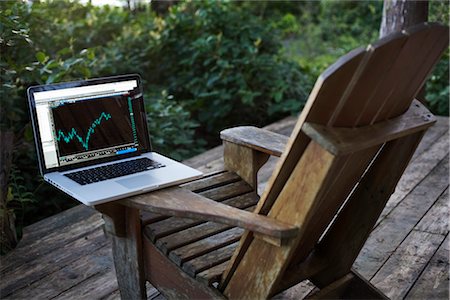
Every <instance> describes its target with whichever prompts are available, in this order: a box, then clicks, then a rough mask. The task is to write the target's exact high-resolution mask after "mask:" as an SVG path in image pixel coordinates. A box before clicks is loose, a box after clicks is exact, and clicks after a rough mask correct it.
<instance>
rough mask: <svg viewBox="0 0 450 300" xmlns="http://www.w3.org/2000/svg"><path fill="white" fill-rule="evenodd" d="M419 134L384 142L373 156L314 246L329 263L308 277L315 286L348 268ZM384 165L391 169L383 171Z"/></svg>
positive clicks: (391, 191) (330, 280)
mask: <svg viewBox="0 0 450 300" xmlns="http://www.w3.org/2000/svg"><path fill="white" fill-rule="evenodd" d="M422 136H423V132H418V133H415V134H413V135H409V136H406V137H403V138H400V139H398V140H395V141H391V142H388V143H386V145H385V146H384V147H383V149H382V150H381V152H380V153H379V155H378V156H377V157H376V158H375V160H374V162H373V164H372V166H371V167H370V168H369V170H368V171H367V173H366V174H365V175H364V177H363V178H362V179H361V181H360V183H359V185H358V186H357V187H356V189H355V191H354V192H353V194H352V195H351V196H350V198H349V199H348V201H347V203H346V204H345V206H344V208H343V209H342V211H341V212H340V213H339V215H338V216H337V218H336V220H335V222H334V223H333V225H332V226H331V227H330V229H329V230H328V232H327V234H326V235H325V237H324V238H323V240H322V241H321V242H320V243H319V245H318V246H317V250H318V255H319V256H320V257H322V258H324V259H326V260H328V261H329V262H330V263H329V267H328V268H326V269H325V270H324V271H322V272H320V273H319V274H316V275H315V276H314V277H313V278H311V281H312V282H313V283H314V284H315V285H316V286H318V287H319V288H322V287H324V286H327V285H329V284H330V283H331V282H334V281H335V280H337V279H339V278H341V277H342V276H344V275H346V274H348V273H349V272H350V271H351V267H352V265H353V262H354V261H355V259H356V257H357V256H358V254H359V252H360V251H361V248H362V247H363V246H364V243H365V242H366V240H367V238H368V237H369V235H370V232H371V231H372V228H373V226H374V225H375V223H376V221H377V219H378V217H379V216H380V214H381V212H382V211H383V208H384V206H385V204H386V202H387V201H388V199H389V197H390V196H391V194H392V193H393V192H394V190H395V186H396V185H397V182H398V180H399V179H400V177H401V175H402V174H403V171H404V169H405V168H406V166H407V165H408V162H409V160H410V158H411V157H412V155H413V154H414V150H415V149H416V147H417V145H418V144H419V142H420V140H421V138H422ZM388 166H389V167H391V168H392V169H393V171H392V172H390V173H388V174H386V169H387V167H388ZM354 216H358V218H355V217H354Z"/></svg>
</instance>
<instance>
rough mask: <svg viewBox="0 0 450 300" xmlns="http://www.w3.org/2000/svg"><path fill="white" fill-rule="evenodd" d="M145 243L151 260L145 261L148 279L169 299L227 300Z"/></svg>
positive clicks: (144, 245)
mask: <svg viewBox="0 0 450 300" xmlns="http://www.w3.org/2000/svg"><path fill="white" fill-rule="evenodd" d="M143 242H144V244H143V248H144V253H145V257H147V258H149V259H147V260H146V261H145V268H146V272H145V273H146V278H147V280H149V281H150V282H151V283H152V284H153V285H154V286H155V287H156V288H157V289H158V290H159V291H160V292H161V293H162V294H163V295H164V296H165V297H166V298H167V299H225V298H224V297H223V296H222V295H221V294H220V293H219V292H217V290H215V289H210V288H208V286H207V285H205V284H204V283H201V282H199V281H197V280H195V279H194V278H192V277H190V276H189V275H187V274H186V273H184V272H183V271H182V270H181V269H180V268H179V267H178V266H177V265H175V264H174V263H173V262H171V261H170V260H169V259H168V258H167V257H166V256H165V255H164V254H162V253H161V252H159V251H158V249H157V248H156V247H155V245H153V243H152V242H151V241H150V240H148V239H147V238H144V241H143ZM161 270H164V272H161Z"/></svg>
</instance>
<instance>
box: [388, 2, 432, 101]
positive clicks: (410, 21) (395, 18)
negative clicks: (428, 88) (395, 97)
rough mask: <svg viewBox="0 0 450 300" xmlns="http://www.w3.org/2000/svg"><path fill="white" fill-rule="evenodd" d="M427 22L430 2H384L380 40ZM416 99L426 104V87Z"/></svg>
mask: <svg viewBox="0 0 450 300" xmlns="http://www.w3.org/2000/svg"><path fill="white" fill-rule="evenodd" d="M427 21H428V0H423V1H415V0H384V5H383V17H382V19H381V26H380V38H382V37H384V36H386V35H388V34H390V33H393V32H398V31H402V30H403V29H406V28H408V27H411V26H413V25H416V24H419V23H423V22H427ZM416 98H417V100H419V101H420V102H422V103H426V100H425V86H424V87H423V88H422V89H421V90H420V91H419V93H418V94H417V96H416Z"/></svg>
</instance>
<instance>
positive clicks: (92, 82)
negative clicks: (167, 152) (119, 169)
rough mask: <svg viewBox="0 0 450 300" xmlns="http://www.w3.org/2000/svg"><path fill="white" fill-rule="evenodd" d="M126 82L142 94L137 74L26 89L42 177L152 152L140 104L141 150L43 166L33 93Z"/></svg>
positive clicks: (140, 82) (145, 117)
mask: <svg viewBox="0 0 450 300" xmlns="http://www.w3.org/2000/svg"><path fill="white" fill-rule="evenodd" d="M127 80H136V81H137V83H138V88H139V90H140V91H141V92H142V80H141V77H140V76H139V74H127V75H117V76H111V77H102V78H94V79H88V80H79V81H71V82H61V83H54V84H47V85H37V86H31V87H29V88H28V89H27V95H28V105H29V109H30V113H31V124H32V127H33V134H34V140H35V145H36V150H37V158H38V163H39V170H40V172H41V174H42V175H44V174H46V173H50V172H55V171H68V170H73V169H77V168H81V167H87V166H91V165H97V164H99V163H104V162H110V161H115V160H119V159H124V158H129V157H133V156H139V155H140V154H142V153H146V152H151V151H152V146H151V142H150V135H149V132H148V126H147V114H146V113H145V105H144V103H141V107H142V110H143V111H142V113H141V114H139V115H140V116H141V117H142V118H144V120H143V122H144V124H145V126H144V130H145V132H144V133H143V136H144V141H143V142H144V145H142V149H140V150H138V151H135V152H132V153H125V154H120V155H116V156H111V157H105V158H98V159H94V160H90V161H85V162H80V163H74V164H70V165H65V166H58V167H54V168H47V167H46V166H45V161H44V152H43V149H42V143H41V136H40V133H39V124H38V121H37V112H36V101H35V99H34V93H35V92H42V91H54V90H59V89H67V88H74V87H84V86H92V85H97V84H103V83H114V82H121V81H127ZM142 102H144V100H143V96H142Z"/></svg>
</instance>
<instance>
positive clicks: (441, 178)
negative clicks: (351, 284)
mask: <svg viewBox="0 0 450 300" xmlns="http://www.w3.org/2000/svg"><path fill="white" fill-rule="evenodd" d="M426 187H433V188H426ZM447 187H448V158H446V159H445V160H443V161H441V163H440V164H439V166H438V167H437V168H435V169H434V170H433V171H432V172H431V173H429V174H428V176H426V178H425V179H424V180H423V181H422V182H421V183H420V184H419V185H418V186H416V187H415V188H414V189H413V190H412V191H410V192H409V194H408V196H407V197H406V198H405V199H404V200H403V201H402V202H401V203H400V204H399V205H398V206H397V207H395V208H394V209H393V210H392V211H391V213H390V214H389V215H388V217H387V218H385V219H384V220H383V221H382V222H381V223H380V224H379V225H378V226H377V227H376V228H375V229H374V230H373V231H372V233H371V234H370V237H369V239H368V240H367V242H366V243H365V245H364V247H363V248H362V250H361V252H360V254H359V256H358V258H357V259H356V261H355V263H354V267H355V269H356V270H358V272H360V273H361V274H362V275H363V276H364V277H365V278H369V279H370V278H372V277H373V276H374V275H375V274H376V272H377V271H378V270H379V269H380V268H381V267H382V266H383V265H384V263H385V262H386V261H387V260H388V259H389V257H390V255H391V254H392V253H393V252H395V250H396V248H397V247H398V245H400V244H401V242H402V241H403V240H404V239H405V238H406V237H407V236H408V234H409V233H410V232H411V230H413V228H414V227H415V226H416V224H417V223H418V222H419V221H420V219H421V218H422V217H423V216H424V214H425V213H426V212H427V211H428V210H429V209H430V207H432V206H433V204H434V203H435V202H436V199H438V198H439V196H440V195H441V194H442V193H443V192H444V191H445V190H446V189H447Z"/></svg>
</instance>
